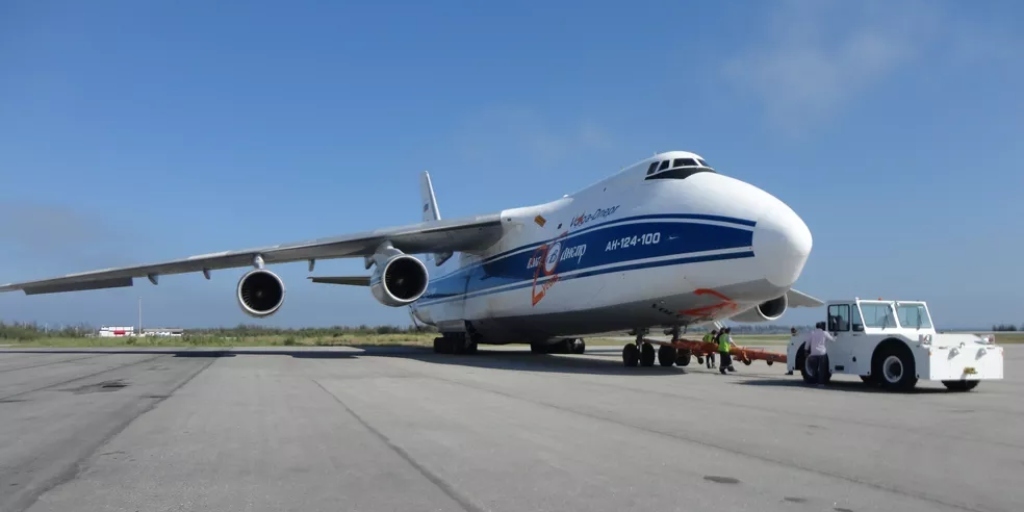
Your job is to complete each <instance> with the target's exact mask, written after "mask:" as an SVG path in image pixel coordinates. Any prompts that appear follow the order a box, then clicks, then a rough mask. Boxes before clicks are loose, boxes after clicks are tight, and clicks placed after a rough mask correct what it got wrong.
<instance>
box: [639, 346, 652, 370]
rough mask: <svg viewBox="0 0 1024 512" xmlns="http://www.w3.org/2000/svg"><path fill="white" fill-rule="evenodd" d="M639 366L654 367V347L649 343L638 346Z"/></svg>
mask: <svg viewBox="0 0 1024 512" xmlns="http://www.w3.org/2000/svg"><path fill="white" fill-rule="evenodd" d="M640 366H654V347H653V346H652V345H651V344H650V343H647V342H644V343H643V344H641V345H640Z"/></svg>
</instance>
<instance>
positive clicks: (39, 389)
mask: <svg viewBox="0 0 1024 512" xmlns="http://www.w3.org/2000/svg"><path fill="white" fill-rule="evenodd" d="M165 355H167V354H160V355H158V356H156V357H150V358H149V359H143V360H141V361H134V362H131V363H126V364H122V365H118V366H115V367H113V368H106V369H103V370H100V371H98V372H95V373H90V374H89V375H82V376H79V377H75V378H73V379H68V380H65V381H61V382H58V383H56V384H48V385H46V386H42V387H38V388H33V389H29V390H26V391H22V392H20V393H15V394H13V395H7V396H0V400H8V399H10V398H14V397H16V396H22V395H27V394H29V393H35V392H36V391H42V390H44V389H50V388H56V387H59V386H63V385H65V384H71V383H72V382H78V381H80V380H85V379H89V378H92V377H95V376H97V375H103V374H104V373H109V372H112V371H115V370H120V369H122V368H127V367H129V366H135V365H137V364H142V363H148V362H150V361H152V360H154V359H158V358H160V357H163V356H165Z"/></svg>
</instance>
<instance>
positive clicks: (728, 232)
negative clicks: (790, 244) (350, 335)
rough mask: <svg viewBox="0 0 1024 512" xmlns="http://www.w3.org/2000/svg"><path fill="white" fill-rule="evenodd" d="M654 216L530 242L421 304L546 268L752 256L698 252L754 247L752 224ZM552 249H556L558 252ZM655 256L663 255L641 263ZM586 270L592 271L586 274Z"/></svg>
mask: <svg viewBox="0 0 1024 512" xmlns="http://www.w3.org/2000/svg"><path fill="white" fill-rule="evenodd" d="M654 217H657V218H658V220H656V221H651V222H635V223H632V224H622V222H624V221H627V220H628V221H635V220H637V219H636V218H631V219H622V220H619V221H616V222H609V223H606V224H605V225H604V226H594V227H593V228H588V229H586V230H580V231H577V232H574V233H570V234H568V235H566V236H565V237H564V238H561V239H554V240H550V241H548V242H547V245H541V244H538V246H536V247H534V250H529V249H530V248H531V247H533V245H530V246H524V247H522V248H519V249H515V250H513V251H506V252H504V253H502V254H501V255H498V257H496V258H493V259H488V260H485V261H484V262H482V263H478V264H476V265H473V266H470V267H466V268H463V269H460V270H457V271H455V272H452V273H451V274H448V275H446V276H444V277H442V278H438V279H435V280H432V281H431V283H430V285H429V287H428V288H427V291H426V293H424V294H423V296H422V297H421V298H420V299H419V300H418V301H417V302H418V303H419V304H418V305H424V304H426V303H434V302H441V301H445V300H450V299H455V298H458V297H462V296H465V295H478V294H482V293H484V292H488V291H491V290H492V289H496V288H499V287H501V290H499V291H504V290H507V289H516V288H518V287H519V286H512V285H516V284H522V285H523V286H529V285H531V284H532V283H533V281H534V279H535V278H536V279H537V280H538V282H541V281H543V280H545V278H546V277H547V276H548V275H549V274H548V273H547V272H545V270H546V269H551V270H552V273H555V274H559V275H561V274H565V273H570V272H575V274H573V275H572V276H567V277H565V279H569V278H577V277H588V276H590V275H598V274H601V273H605V272H620V271H624V270H634V268H630V267H632V266H634V265H641V266H642V267H638V268H648V267H654V266H663V265H670V264H683V263H693V262H696V261H711V260H715V259H727V258H729V259H731V258H741V257H749V256H752V255H753V253H750V252H749V251H747V252H739V251H737V252H734V253H730V254H695V253H707V252H712V251H724V250H729V249H734V250H735V249H744V248H750V246H751V243H752V241H753V232H752V231H751V230H750V228H749V227H733V226H723V225H719V224H704V223H699V222H692V221H690V222H688V221H686V220H683V219H676V220H671V218H668V219H667V218H666V217H668V216H654ZM712 220H716V221H720V219H712ZM556 245H557V247H556ZM552 250H557V251H558V253H557V254H554V253H552V252H551V251H552ZM687 255H689V256H687ZM671 256H679V257H680V258H671ZM549 257H550V258H553V260H552V261H551V265H550V266H549V265H547V262H548V258H549ZM651 258H661V259H660V260H656V261H642V260H648V259H651ZM631 264H632V265H631ZM551 267H553V268H551ZM588 269H592V271H589V272H587V271H586V270H588ZM579 271H584V272H579ZM560 279H562V278H560Z"/></svg>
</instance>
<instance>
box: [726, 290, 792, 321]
mask: <svg viewBox="0 0 1024 512" xmlns="http://www.w3.org/2000/svg"><path fill="white" fill-rule="evenodd" d="M788 308H789V298H788V296H787V295H786V294H783V295H781V296H779V297H776V298H774V299H772V300H768V301H764V302H762V303H760V304H758V305H757V306H754V307H752V308H750V309H748V310H746V311H744V312H742V313H740V314H738V315H736V316H734V317H732V318H731V319H730V320H734V321H736V322H743V323H758V322H771V321H772V320H777V319H779V318H780V317H781V316H782V315H783V313H785V312H786V309H788Z"/></svg>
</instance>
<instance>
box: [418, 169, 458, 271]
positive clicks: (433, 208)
mask: <svg viewBox="0 0 1024 512" xmlns="http://www.w3.org/2000/svg"><path fill="white" fill-rule="evenodd" d="M420 202H421V203H423V207H422V208H423V222H432V221H437V220H441V212H440V211H439V210H438V209H437V197H436V196H435V195H434V184H433V183H431V181H430V173H429V172H427V171H423V174H421V175H420ZM431 256H432V257H433V258H432V259H433V260H434V265H435V266H438V267H439V266H441V265H442V264H443V263H444V262H445V261H448V258H451V257H452V253H451V252H444V253H434V254H432V255H431Z"/></svg>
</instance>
